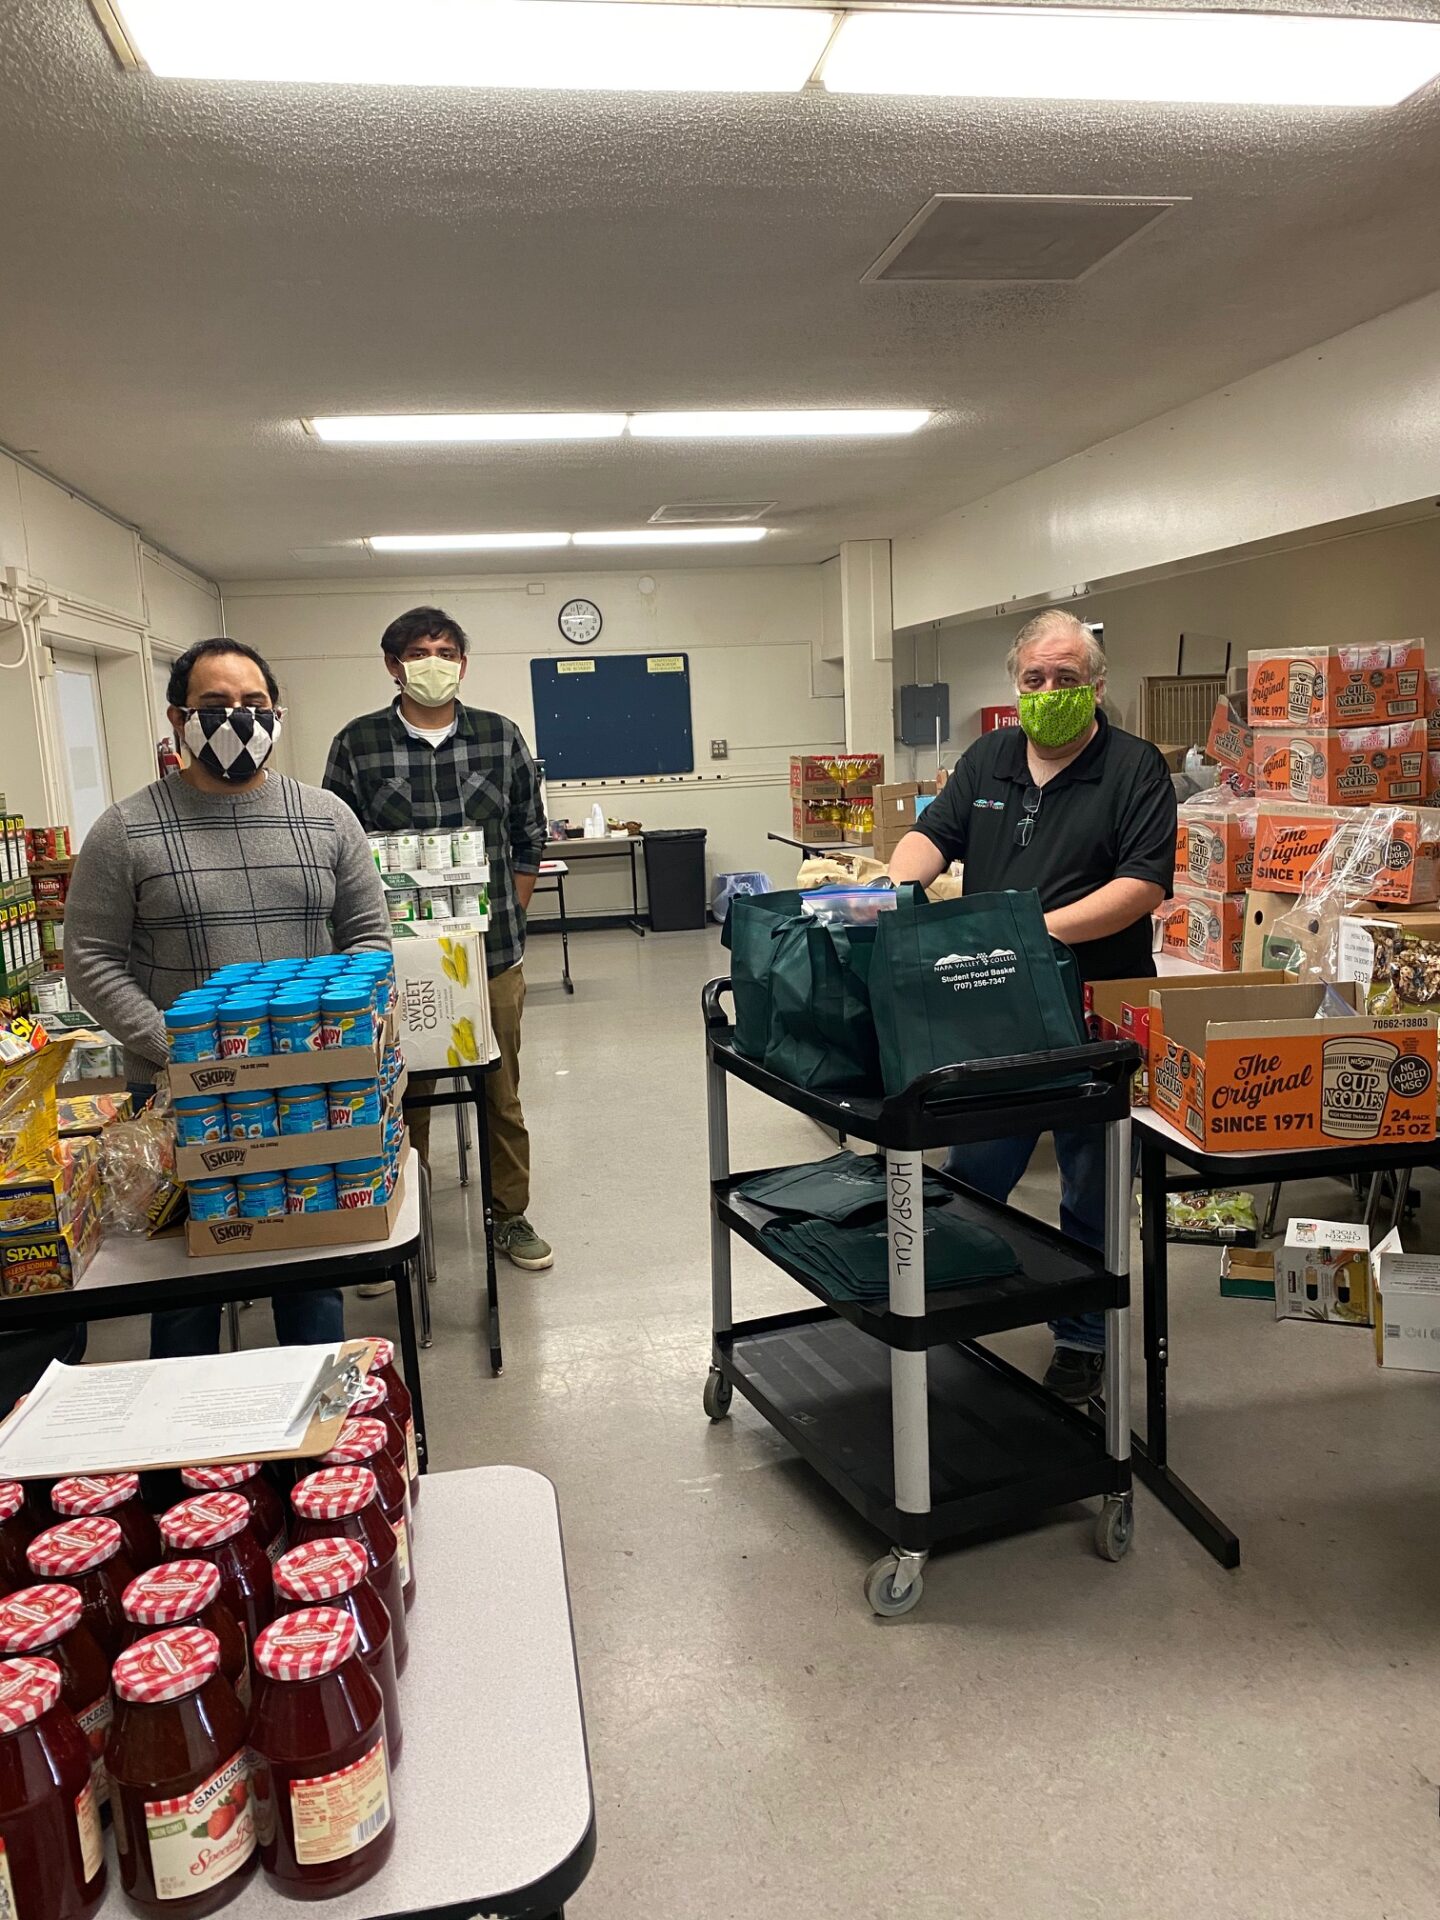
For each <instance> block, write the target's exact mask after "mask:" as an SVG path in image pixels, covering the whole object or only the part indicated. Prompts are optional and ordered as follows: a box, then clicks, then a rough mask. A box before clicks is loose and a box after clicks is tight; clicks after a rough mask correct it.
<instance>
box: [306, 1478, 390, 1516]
mask: <svg viewBox="0 0 1440 1920" xmlns="http://www.w3.org/2000/svg"><path fill="white" fill-rule="evenodd" d="M376 1492H377V1488H376V1485H375V1476H374V1474H373V1473H372V1472H371V1471H370V1469H369V1467H326V1468H325V1469H324V1471H323V1472H321V1473H312V1474H309V1475H307V1476H306V1478H305V1479H303V1480H301V1481H299V1482H297V1484H296V1487H295V1491H294V1492H293V1493H292V1494H291V1495H290V1498H291V1500H292V1502H293V1503H294V1507H295V1511H296V1512H297V1513H298V1514H300V1515H301V1516H302V1517H303V1518H304V1519H306V1520H344V1519H346V1518H347V1517H348V1516H349V1515H350V1514H352V1513H362V1512H363V1511H364V1510H365V1508H366V1507H368V1506H369V1504H370V1502H371V1501H372V1500H373V1499H374V1498H375V1496H376Z"/></svg>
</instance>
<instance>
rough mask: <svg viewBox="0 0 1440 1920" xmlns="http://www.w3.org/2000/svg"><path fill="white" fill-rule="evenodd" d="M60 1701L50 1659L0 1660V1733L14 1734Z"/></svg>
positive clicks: (56, 1672)
mask: <svg viewBox="0 0 1440 1920" xmlns="http://www.w3.org/2000/svg"><path fill="white" fill-rule="evenodd" d="M59 1698H60V1669H59V1667H57V1666H56V1664H55V1662H54V1661H53V1660H0V1733H18V1732H19V1731H20V1729H21V1728H22V1727H28V1726H29V1725H30V1724H31V1723H32V1722H33V1721H36V1720H38V1719H39V1718H40V1716H41V1714H42V1713H48V1712H49V1711H50V1709H51V1708H52V1707H53V1706H54V1704H55V1702H56V1701H57V1700H58V1699H59Z"/></svg>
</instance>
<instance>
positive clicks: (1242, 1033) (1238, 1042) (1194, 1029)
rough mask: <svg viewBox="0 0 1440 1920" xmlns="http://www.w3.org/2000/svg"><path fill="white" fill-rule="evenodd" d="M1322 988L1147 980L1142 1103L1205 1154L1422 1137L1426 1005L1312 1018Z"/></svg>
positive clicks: (1429, 1027)
mask: <svg viewBox="0 0 1440 1920" xmlns="http://www.w3.org/2000/svg"><path fill="white" fill-rule="evenodd" d="M1339 991H1341V992H1343V993H1345V994H1346V995H1347V997H1349V998H1351V1000H1352V1002H1353V1000H1354V994H1355V989H1354V987H1353V986H1351V987H1349V988H1342V989H1339ZM1325 992H1326V989H1325V988H1324V987H1323V986H1319V985H1313V984H1312V985H1304V984H1296V985H1285V986H1274V987H1269V988H1261V989H1256V988H1253V987H1224V986H1220V985H1217V986H1215V987H1214V988H1212V989H1211V990H1210V991H1209V992H1198V993H1197V992H1191V993H1188V994H1177V993H1173V992H1167V990H1166V989H1165V988H1164V987H1158V988H1156V989H1155V990H1153V991H1152V992H1151V995H1150V1009H1151V1013H1150V1103H1151V1105H1152V1106H1153V1107H1154V1108H1155V1109H1156V1111H1157V1112H1159V1113H1161V1114H1162V1115H1163V1116H1164V1118H1165V1119H1167V1120H1169V1121H1170V1122H1171V1124H1172V1125H1173V1126H1175V1127H1177V1128H1178V1129H1179V1130H1180V1132H1182V1133H1184V1134H1185V1135H1186V1136H1187V1137H1188V1138H1190V1139H1191V1140H1193V1141H1194V1142H1195V1143H1196V1145H1197V1146H1200V1147H1202V1148H1203V1149H1204V1150H1205V1151H1206V1152H1207V1153H1247V1152H1253V1151H1254V1150H1255V1149H1257V1148H1263V1149H1270V1148H1276V1147H1326V1146H1335V1147H1345V1146H1356V1145H1373V1144H1375V1143H1377V1142H1387V1141H1410V1142H1415V1141H1425V1140H1433V1139H1434V1137H1435V1019H1434V1016H1433V1015H1428V1014H1405V1015H1400V1016H1398V1017H1396V1018H1394V1019H1381V1018H1370V1017H1367V1016H1365V1015H1363V1014H1359V1013H1357V1014H1355V1015H1354V1016H1353V1017H1346V1018H1342V1019H1326V1020H1321V1019H1317V1018H1316V1011H1317V1009H1318V1007H1319V1005H1320V1003H1321V1000H1322V998H1323V997H1324V994H1325Z"/></svg>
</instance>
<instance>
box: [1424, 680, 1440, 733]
mask: <svg viewBox="0 0 1440 1920" xmlns="http://www.w3.org/2000/svg"><path fill="white" fill-rule="evenodd" d="M1425 730H1426V733H1427V735H1428V737H1429V742H1430V746H1431V748H1432V749H1434V750H1435V751H1440V669H1435V668H1430V667H1427V668H1426V669H1425Z"/></svg>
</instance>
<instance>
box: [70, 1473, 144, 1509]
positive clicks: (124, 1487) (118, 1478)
mask: <svg viewBox="0 0 1440 1920" xmlns="http://www.w3.org/2000/svg"><path fill="white" fill-rule="evenodd" d="M139 1491H140V1476H139V1474H136V1473H77V1474H75V1475H74V1476H73V1477H72V1478H71V1479H69V1480H57V1481H56V1482H55V1485H54V1486H53V1487H52V1488H51V1490H50V1504H51V1506H52V1507H54V1509H55V1511H56V1512H57V1513H73V1514H82V1513H109V1511H110V1509H111V1508H112V1507H121V1506H124V1504H125V1502H126V1501H127V1500H133V1499H134V1498H135V1496H136V1495H137V1494H138V1493H139Z"/></svg>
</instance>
